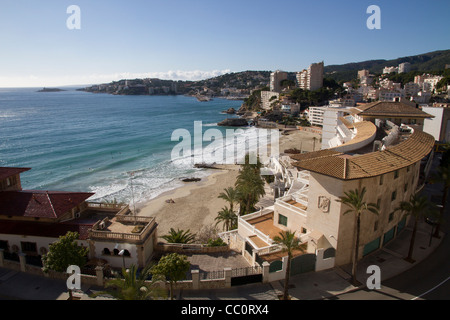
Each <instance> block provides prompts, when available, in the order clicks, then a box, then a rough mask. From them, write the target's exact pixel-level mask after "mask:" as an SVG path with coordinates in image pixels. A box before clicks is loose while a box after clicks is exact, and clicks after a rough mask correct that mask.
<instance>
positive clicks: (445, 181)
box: [430, 157, 450, 238]
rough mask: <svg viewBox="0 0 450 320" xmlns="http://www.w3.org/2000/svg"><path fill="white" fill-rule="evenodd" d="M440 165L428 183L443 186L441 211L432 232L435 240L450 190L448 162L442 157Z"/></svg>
mask: <svg viewBox="0 0 450 320" xmlns="http://www.w3.org/2000/svg"><path fill="white" fill-rule="evenodd" d="M442 161H443V162H442V163H441V165H440V166H439V167H438V168H437V172H436V173H435V174H433V175H432V176H431V179H430V182H431V183H441V184H442V185H443V187H442V200H441V210H440V213H439V216H438V219H437V220H438V223H437V224H436V229H435V232H434V236H435V237H436V238H438V237H439V230H440V225H441V221H442V219H443V217H444V212H445V207H446V205H447V198H448V190H449V188H450V162H449V160H448V159H447V158H446V159H445V160H444V157H443V158H442Z"/></svg>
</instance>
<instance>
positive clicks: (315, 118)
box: [308, 106, 326, 126]
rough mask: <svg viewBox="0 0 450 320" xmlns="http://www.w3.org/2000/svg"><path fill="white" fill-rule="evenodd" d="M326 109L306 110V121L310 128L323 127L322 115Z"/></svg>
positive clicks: (314, 108) (312, 108)
mask: <svg viewBox="0 0 450 320" xmlns="http://www.w3.org/2000/svg"><path fill="white" fill-rule="evenodd" d="M325 109H326V107H313V106H311V107H309V110H308V121H309V123H311V125H312V126H322V125H323V114H324V112H325Z"/></svg>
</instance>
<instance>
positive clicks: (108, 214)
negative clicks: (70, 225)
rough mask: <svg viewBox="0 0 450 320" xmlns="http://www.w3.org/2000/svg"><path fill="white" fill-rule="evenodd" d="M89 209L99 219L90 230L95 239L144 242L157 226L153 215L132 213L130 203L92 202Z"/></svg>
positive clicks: (92, 215)
mask: <svg viewBox="0 0 450 320" xmlns="http://www.w3.org/2000/svg"><path fill="white" fill-rule="evenodd" d="M87 211H88V214H89V219H94V220H96V221H97V222H96V223H95V224H94V225H93V226H92V228H91V229H90V230H89V238H90V239H93V240H100V241H114V242H132V243H142V242H143V241H145V240H146V239H147V238H148V237H149V235H151V234H152V233H153V231H154V230H155V228H156V227H157V223H156V221H155V218H153V217H142V216H134V215H131V214H130V210H129V207H128V205H117V204H104V203H92V202H91V203H88V207H87ZM84 214H85V213H83V215H84Z"/></svg>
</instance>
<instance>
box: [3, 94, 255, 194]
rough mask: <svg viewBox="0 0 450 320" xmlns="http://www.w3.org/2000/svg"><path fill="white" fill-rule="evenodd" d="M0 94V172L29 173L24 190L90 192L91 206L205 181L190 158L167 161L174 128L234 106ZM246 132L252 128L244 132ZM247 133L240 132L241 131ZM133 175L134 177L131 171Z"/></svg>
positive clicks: (171, 99)
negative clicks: (95, 202) (184, 180)
mask: <svg viewBox="0 0 450 320" xmlns="http://www.w3.org/2000/svg"><path fill="white" fill-rule="evenodd" d="M37 90H38V89H36V88H28V89H0V166H3V167H7V166H15V167H31V168H32V170H30V171H28V172H25V173H23V174H22V187H23V188H24V189H40V190H61V191H88V192H95V195H94V196H93V197H92V198H91V199H90V200H103V199H107V200H113V199H114V198H115V199H117V200H119V201H125V202H128V203H130V201H131V199H132V192H131V190H132V189H133V191H134V193H133V194H134V199H135V201H136V202H137V203H139V202H144V201H146V200H148V199H151V198H153V197H155V196H157V195H159V194H160V193H162V192H164V191H167V190H170V189H173V188H176V187H178V186H180V185H182V182H181V181H180V178H182V177H204V176H206V175H207V174H209V172H207V171H205V170H202V169H196V168H194V167H193V160H192V158H191V157H190V156H185V157H181V158H180V159H176V160H175V161H173V160H174V159H171V151H172V150H173V148H174V147H175V146H176V145H177V144H179V142H178V141H171V136H172V133H173V132H174V130H176V129H180V128H181V129H187V130H189V132H191V133H193V130H194V121H202V123H203V131H205V130H207V129H210V128H216V129H219V130H221V131H222V132H224V130H225V129H224V128H221V127H217V126H216V124H217V122H219V121H221V120H223V119H225V118H226V117H227V115H226V114H222V113H221V111H223V110H226V109H228V108H230V107H233V108H235V109H237V108H239V107H240V105H241V103H242V102H241V101H231V100H224V99H213V100H211V101H209V102H199V101H197V99H195V98H192V97H186V96H115V95H105V94H92V93H86V92H80V91H76V90H74V89H69V90H68V91H64V92H51V93H50V92H49V93H42V92H41V93H39V92H36V91H37ZM246 130H256V129H254V128H249V129H246ZM246 132H247V131H246ZM132 171H133V172H134V174H133V175H131V174H130V172H132Z"/></svg>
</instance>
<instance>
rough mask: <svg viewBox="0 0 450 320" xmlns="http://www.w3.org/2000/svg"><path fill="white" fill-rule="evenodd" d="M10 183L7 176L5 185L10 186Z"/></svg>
mask: <svg viewBox="0 0 450 320" xmlns="http://www.w3.org/2000/svg"><path fill="white" fill-rule="evenodd" d="M10 185H11V180H10V179H9V178H6V186H8V187H9V186H10Z"/></svg>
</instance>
